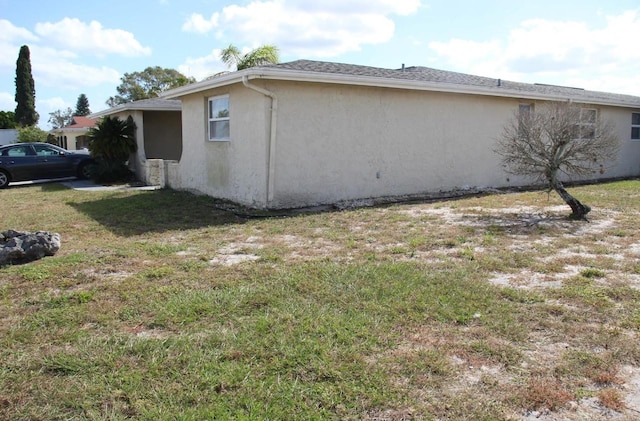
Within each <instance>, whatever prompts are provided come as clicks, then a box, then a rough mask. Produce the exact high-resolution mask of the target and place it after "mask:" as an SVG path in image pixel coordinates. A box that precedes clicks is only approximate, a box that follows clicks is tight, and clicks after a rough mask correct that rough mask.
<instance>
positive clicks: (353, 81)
mask: <svg viewBox="0 0 640 421" xmlns="http://www.w3.org/2000/svg"><path fill="white" fill-rule="evenodd" d="M245 75H246V76H247V77H248V78H249V79H267V80H281V81H290V82H310V83H332V84H342V85H355V86H373V87H381V88H393V89H408V90H415V91H432V92H446V93H458V94H467V95H483V96H494V97H503V98H517V99H526V100H544V101H569V100H575V101H577V102H585V103H589V104H593V105H604V106H616V107H631V108H633V107H637V104H629V103H625V102H620V101H609V100H604V99H595V98H589V99H583V98H578V97H573V96H570V95H562V94H545V93H539V92H527V91H522V90H517V89H508V88H505V87H498V86H496V87H488V86H470V85H462V84H456V83H444V82H426V81H421V80H407V79H392V78H386V77H374V76H361V75H345V74H340V73H321V72H309V71H300V70H291V69H279V68H275V67H274V68H264V67H255V68H250V69H246V70H242V71H237V72H232V73H229V74H226V75H223V76H218V77H214V78H211V79H207V80H203V81H200V82H197V83H194V84H191V85H186V86H181V87H179V88H175V89H172V90H169V91H166V92H164V93H163V94H161V97H162V98H165V99H179V98H181V97H184V96H186V95H190V94H194V93H198V92H202V91H206V90H210V89H215V88H220V87H223V86H228V85H231V84H234V83H241V82H242V78H243V76H245Z"/></svg>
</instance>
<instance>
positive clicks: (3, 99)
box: [0, 92, 16, 111]
mask: <svg viewBox="0 0 640 421" xmlns="http://www.w3.org/2000/svg"><path fill="white" fill-rule="evenodd" d="M15 109H16V101H15V96H14V95H13V94H10V93H9V92H0V111H13V110H15Z"/></svg>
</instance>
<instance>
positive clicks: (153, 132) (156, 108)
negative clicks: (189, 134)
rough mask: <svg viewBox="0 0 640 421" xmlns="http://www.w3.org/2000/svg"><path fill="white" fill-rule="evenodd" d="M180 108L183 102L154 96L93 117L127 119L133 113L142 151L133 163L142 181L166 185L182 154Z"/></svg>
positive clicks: (137, 137)
mask: <svg viewBox="0 0 640 421" xmlns="http://www.w3.org/2000/svg"><path fill="white" fill-rule="evenodd" d="M180 109H181V104H180V101H177V100H168V99H160V98H153V99H143V100H140V101H133V102H127V103H125V104H120V105H117V106H115V107H113V108H110V109H107V110H104V111H99V112H96V113H93V114H91V117H92V118H101V117H105V116H112V117H118V118H120V119H122V120H125V119H127V118H128V117H129V116H131V117H132V118H133V121H134V122H135V124H136V142H137V144H138V151H137V153H136V155H135V156H134V157H133V159H132V160H130V162H129V165H130V167H132V169H133V170H134V171H135V173H136V176H137V177H138V179H139V180H141V181H144V182H145V183H147V184H151V185H160V186H162V187H165V186H166V185H167V178H168V177H170V174H172V172H173V171H175V170H174V168H176V167H177V165H178V162H179V160H180V157H181V156H182V120H181V117H180ZM173 177H174V178H175V176H173Z"/></svg>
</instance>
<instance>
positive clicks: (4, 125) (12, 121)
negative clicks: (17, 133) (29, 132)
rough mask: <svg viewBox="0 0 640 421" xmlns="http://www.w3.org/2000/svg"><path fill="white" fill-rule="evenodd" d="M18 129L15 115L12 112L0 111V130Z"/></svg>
mask: <svg viewBox="0 0 640 421" xmlns="http://www.w3.org/2000/svg"><path fill="white" fill-rule="evenodd" d="M16 127H18V123H17V122H16V113H14V112H13V111H0V129H15V128H16Z"/></svg>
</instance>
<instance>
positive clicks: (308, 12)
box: [0, 0, 640, 129]
mask: <svg viewBox="0 0 640 421" xmlns="http://www.w3.org/2000/svg"><path fill="white" fill-rule="evenodd" d="M639 39H640V1H639V0H616V1H603V0H599V1H592V0H579V1H573V0H555V1H547V0H538V1H535V2H529V1H526V2H525V1H520V2H516V1H513V0H484V1H456V0H448V1H447V0H322V1H308V0H249V1H244V0H127V1H124V0H110V1H101V0H96V1H93V2H87V1H86V0H84V1H76V0H64V1H60V2H56V1H52V2H44V1H42V0H0V110H2V111H13V110H14V109H15V102H14V100H13V98H14V94H15V82H14V79H15V66H16V60H17V58H18V52H19V50H20V46H21V45H25V44H26V45H28V46H29V49H30V52H31V64H32V68H33V70H32V72H33V76H34V80H35V84H36V110H37V111H38V112H39V114H40V127H42V128H45V129H47V128H48V123H47V121H48V119H49V113H50V112H52V111H55V110H58V109H65V108H66V107H71V108H75V104H76V100H77V98H78V95H80V94H81V93H84V94H85V95H87V97H88V98H89V102H90V106H91V110H92V111H99V110H102V109H104V108H106V105H105V101H106V100H107V99H108V98H109V97H110V96H112V95H115V94H116V86H118V85H119V84H120V78H121V77H122V75H123V74H124V73H128V72H135V71H142V70H144V69H145V68H146V67H149V66H161V67H166V68H174V69H177V70H179V71H181V72H182V73H184V74H186V75H188V76H193V77H195V78H196V79H198V80H200V79H202V78H204V77H206V76H208V75H211V74H214V73H217V72H219V71H222V70H227V69H226V67H225V66H224V65H223V64H222V63H221V62H220V60H219V58H218V55H219V51H220V49H221V48H224V47H226V46H228V45H229V44H234V45H236V46H238V47H240V48H241V49H247V50H248V49H251V48H254V47H256V46H259V45H263V44H274V45H276V46H278V47H279V48H280V56H281V61H292V60H297V59H313V60H325V61H335V62H342V63H352V64H363V65H369V66H377V67H387V68H399V67H401V65H402V64H403V63H404V64H406V65H407V66H413V65H421V66H429V67H435V68H438V69H444V70H454V71H459V72H465V73H471V74H477V75H482V76H488V77H494V78H501V79H505V80H514V81H520V82H531V83H533V82H538V83H552V84H558V85H567V86H576V87H582V88H585V89H592V90H600V91H607V92H618V93H625V94H631V95H639V96H640V49H639V48H638V47H637V45H638V40H639Z"/></svg>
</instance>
